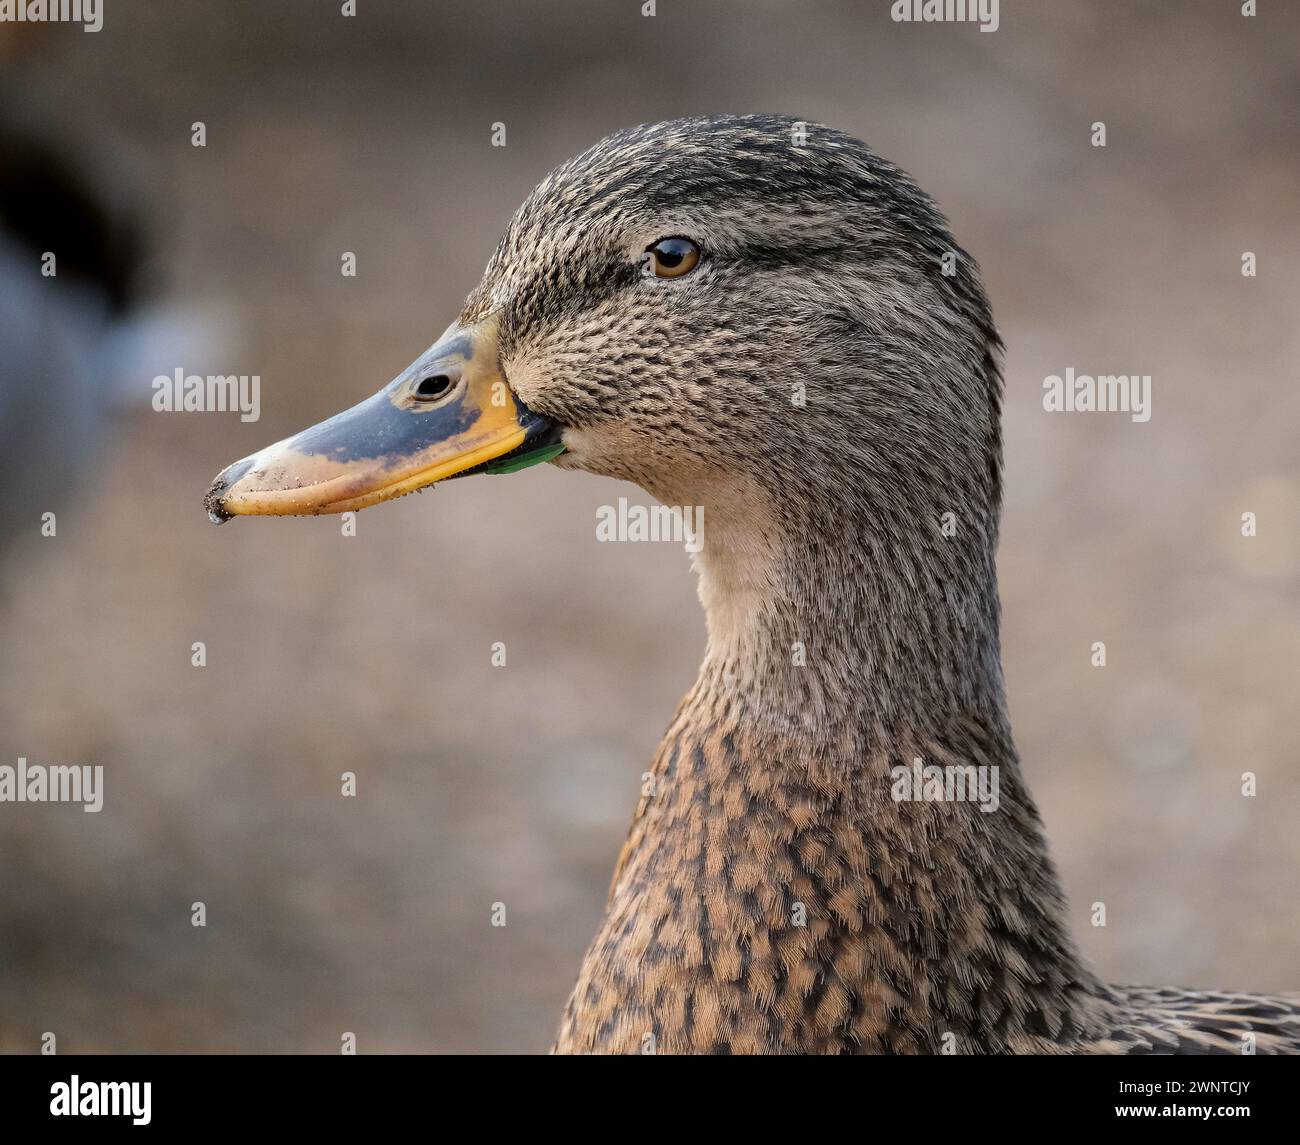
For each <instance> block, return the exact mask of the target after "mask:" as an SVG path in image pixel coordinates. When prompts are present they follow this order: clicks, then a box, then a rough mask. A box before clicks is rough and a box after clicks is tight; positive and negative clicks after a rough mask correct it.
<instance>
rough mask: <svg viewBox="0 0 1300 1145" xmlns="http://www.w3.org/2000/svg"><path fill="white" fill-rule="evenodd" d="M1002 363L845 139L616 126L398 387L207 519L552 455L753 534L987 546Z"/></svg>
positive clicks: (400, 488) (246, 475)
mask: <svg viewBox="0 0 1300 1145" xmlns="http://www.w3.org/2000/svg"><path fill="white" fill-rule="evenodd" d="M996 347H997V335H996V333H995V332H994V328H993V324H992V319H991V317H990V314H989V309H988V306H987V303H986V302H985V298H984V293H983V290H982V288H981V286H980V283H979V279H978V274H977V271H976V268H975V266H974V264H973V262H972V261H971V260H970V259H969V258H968V257H967V256H966V255H965V253H964V252H963V251H962V250H961V249H960V248H959V247H958V246H957V245H956V243H954V241H953V240H952V238H951V236H950V235H949V233H948V230H947V226H946V224H945V222H944V220H943V218H942V216H941V215H940V214H939V212H938V210H937V209H936V208H935V206H934V204H933V203H932V202H931V200H930V199H929V198H928V197H927V196H926V195H925V194H924V193H923V192H921V191H920V190H919V189H918V188H917V187H916V185H915V184H914V183H913V182H912V181H911V180H910V179H909V178H908V177H907V176H906V175H905V174H904V173H903V172H901V171H900V170H898V169H897V168H895V167H893V166H892V165H890V164H888V163H886V162H884V161H883V160H881V159H880V158H878V157H877V156H875V155H874V154H873V153H872V152H871V151H870V150H868V148H867V147H866V146H865V145H863V144H862V143H860V142H858V141H857V140H855V139H852V138H850V137H849V136H847V135H844V134H843V133H841V132H838V131H834V130H831V129H828V128H825V127H821V126H818V125H816V124H811V123H804V122H800V121H795V120H791V119H786V118H780V117H770V116H741V117H713V118H699V119H686V120H676V121H672V122H668V123H660V124H655V125H651V126H643V127H636V128H631V129H628V130H624V131H620V132H618V133H616V134H614V135H611V136H609V137H608V138H606V139H604V140H602V141H601V142H599V143H597V144H596V145H595V146H594V147H592V148H591V149H590V150H588V151H587V152H585V153H584V154H582V155H580V156H578V157H577V158H575V159H573V160H571V161H569V162H568V163H565V164H564V165H563V166H561V167H559V168H558V169H556V170H555V171H553V172H552V173H551V174H550V175H548V176H547V177H546V178H545V179H544V180H543V181H542V182H541V184H540V185H539V186H538V187H537V188H536V189H535V190H534V191H533V192H532V194H531V195H530V196H529V197H528V199H527V200H526V201H525V202H524V204H523V205H522V206H521V207H520V208H519V210H518V211H517V212H516V214H515V216H514V218H513V219H512V220H511V222H510V224H509V227H508V228H507V230H506V233H505V235H504V237H503V238H502V239H501V241H500V243H499V245H498V246H497V248H496V251H495V252H494V254H493V255H492V258H491V260H490V261H489V263H488V266H487V269H486V271H485V273H484V276H483V279H482V281H481V282H480V283H479V285H478V286H477V287H476V288H475V289H474V290H473V291H472V293H471V294H470V295H469V297H468V299H467V301H466V303H465V306H464V309H463V310H462V312H461V314H460V315H459V317H458V318H457V319H456V321H455V322H454V323H453V324H452V325H451V326H450V327H449V328H448V329H447V330H446V332H445V333H444V334H443V335H442V336H441V337H440V338H439V339H438V340H437V341H436V342H435V343H434V344H433V345H432V346H431V347H430V348H429V349H428V350H426V351H425V352H424V353H423V354H421V355H420V356H419V357H418V358H417V359H416V360H415V361H414V362H413V363H412V365H411V366H410V367H409V368H408V369H407V370H405V371H403V373H402V374H400V375H399V376H398V377H397V378H395V379H394V380H392V381H391V382H389V383H388V384H387V385H386V386H384V387H383V388H382V389H381V390H380V391H379V392H378V393H376V394H374V395H373V396H372V397H370V398H367V399H366V400H365V401H363V402H361V403H360V404H359V405H357V406H354V407H353V408H352V409H349V410H346V411H345V412H343V413H340V414H337V415H336V416H334V417H332V418H330V419H329V420H328V421H325V422H322V423H321V424H319V425H317V426H314V427H312V428H310V429H307V430H305V431H303V432H302V433H299V434H297V435H296V436H294V437H290V438H288V439H286V440H284V441H281V442H279V443H277V444H275V445H272V446H269V447H268V448H266V449H264V450H262V451H261V452H260V453H257V454H255V455H253V456H252V457H248V458H245V459H244V460H243V461H240V462H237V463H236V464H234V465H232V466H230V467H229V468H227V469H226V470H225V471H224V472H222V473H221V474H220V475H219V476H218V477H217V479H216V480H215V482H214V483H213V485H212V488H211V490H210V491H209V493H208V496H207V507H208V509H209V512H210V513H211V515H212V516H213V517H214V518H215V519H218V520H221V519H225V518H228V517H230V516H234V515H239V514H310V513H334V512H342V511H345V510H353V509H360V508H364V507H366V506H369V505H373V504H376V503H378V502H381V501H385V500H388V499H390V498H393V497H397V496H400V495H402V494H405V493H409V492H411V491H413V490H416V489H419V488H422V487H424V486H427V485H430V484H433V483H434V482H437V481H440V480H442V479H444V478H448V477H455V476H463V475H466V474H469V473H474V472H481V471H487V472H498V471H509V470H513V469H516V468H522V467H524V466H526V465H528V464H531V463H533V462H535V461H541V460H554V461H555V462H556V463H557V464H559V465H561V466H563V467H566V468H578V469H584V470H588V471H591V472H594V473H599V474H604V475H608V476H613V477H618V478H624V479H627V480H631V481H634V482H636V483H638V484H640V485H642V486H643V487H644V488H645V489H647V490H648V491H649V492H650V493H651V494H653V495H654V496H656V497H658V498H659V499H661V500H664V501H667V502H669V503H672V504H683V505H686V504H693V505H704V506H720V507H724V508H725V505H727V504H729V505H731V506H732V508H733V515H734V513H735V512H740V513H743V514H744V515H745V516H747V517H748V520H747V521H746V526H747V528H749V529H751V531H752V530H755V529H757V530H758V531H759V532H762V531H763V528H767V529H768V530H769V531H773V532H779V531H780V529H781V528H783V527H784V525H785V524H789V523H790V522H789V521H788V520H787V521H784V522H783V521H782V520H781V519H782V518H790V517H792V516H799V515H801V514H802V515H804V516H807V515H808V514H809V513H812V512H814V511H816V512H823V511H824V512H825V513H827V514H829V516H830V518H831V519H832V520H834V519H835V518H837V517H840V518H843V517H845V516H848V515H853V516H855V518H860V517H861V516H862V515H863V514H866V515H867V516H874V519H875V520H876V523H877V524H881V523H883V521H882V518H884V517H891V518H898V517H906V516H907V515H909V514H910V515H913V516H914V517H916V518H917V519H918V520H919V519H920V518H921V517H922V516H925V518H926V520H927V521H932V520H933V519H934V516H935V515H936V514H937V513H941V512H942V510H943V509H944V508H945V507H957V508H960V510H961V512H962V514H963V515H964V516H965V518H966V520H967V521H968V522H969V521H975V522H976V523H977V525H979V527H981V528H983V529H985V530H986V531H987V530H988V529H991V528H992V527H993V522H995V520H996V512H997V499H998V491H997V486H998V476H997V475H998V469H999V463H1000V452H999V438H998V402H999V392H1000V382H999V378H998V373H997V368H996V365H995V364H994V361H993V355H994V352H995V350H996ZM954 498H959V499H960V501H961V504H960V506H953V505H951V504H950V502H951V501H952V500H953V499H954ZM756 513H757V514H758V515H759V516H761V517H762V522H766V524H765V525H763V524H762V522H758V523H756V521H755V519H754V515H755V514H756ZM716 516H717V515H716V514H715V519H716ZM895 523H897V522H896V521H895ZM823 524H825V522H823ZM760 526H762V527H760ZM927 528H928V526H927Z"/></svg>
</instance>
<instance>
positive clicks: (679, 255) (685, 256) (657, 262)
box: [646, 239, 700, 278]
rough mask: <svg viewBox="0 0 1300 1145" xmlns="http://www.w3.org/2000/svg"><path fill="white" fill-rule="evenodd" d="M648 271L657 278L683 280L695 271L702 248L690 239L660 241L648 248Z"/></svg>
mask: <svg viewBox="0 0 1300 1145" xmlns="http://www.w3.org/2000/svg"><path fill="white" fill-rule="evenodd" d="M646 254H647V255H649V256H650V257H649V260H648V269H649V270H651V271H652V272H653V273H654V275H655V277H656V278H681V276H682V275H683V274H689V273H690V272H691V271H692V270H694V269H695V264H696V263H697V262H699V261H700V248H699V247H697V246H696V245H695V244H694V243H693V242H691V240H690V239H660V240H659V241H658V242H657V243H653V244H652V245H651V246H648V247H647V248H646Z"/></svg>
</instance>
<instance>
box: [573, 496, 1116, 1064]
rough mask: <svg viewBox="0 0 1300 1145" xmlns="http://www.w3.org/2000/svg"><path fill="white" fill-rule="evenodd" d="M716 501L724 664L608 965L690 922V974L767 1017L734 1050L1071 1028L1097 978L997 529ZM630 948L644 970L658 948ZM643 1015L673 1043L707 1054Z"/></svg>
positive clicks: (704, 688)
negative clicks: (1007, 684)
mask: <svg viewBox="0 0 1300 1145" xmlns="http://www.w3.org/2000/svg"><path fill="white" fill-rule="evenodd" d="M711 508H712V515H711V516H709V515H708V509H707V508H706V519H705V520H706V524H705V535H704V544H703V548H702V551H701V553H700V554H699V556H698V558H697V562H698V567H699V572H700V578H701V580H700V594H701V598H702V600H703V602H704V605H705V608H706V610H707V614H708V624H709V643H708V650H707V653H706V656H705V660H704V663H703V666H702V668H701V671H700V675H699V678H698V680H697V682H696V684H695V686H694V688H693V689H692V690H691V692H690V693H689V694H688V696H687V697H686V699H685V700H684V701H683V704H682V706H681V708H680V709H679V712H678V715H677V718H676V720H675V722H674V723H673V725H672V727H671V728H670V730H669V733H668V736H667V737H666V739H665V741H664V744H663V746H662V747H661V749H660V753H659V756H658V758H657V760H656V763H655V766H654V770H653V772H652V775H653V779H654V782H653V784H652V791H651V793H650V794H649V795H647V797H646V798H645V799H643V800H642V803H641V806H640V808H639V809H638V816H637V820H636V822H635V824H634V826H633V830H632V834H631V837H630V839H629V841H628V845H627V847H626V849H625V851H624V855H623V858H622V860H621V863H620V868H619V871H618V872H617V874H616V876H615V883H614V887H613V892H612V896H611V902H610V913H609V915H608V916H607V920H606V932H605V935H606V938H605V941H606V942H607V945H606V947H605V956H606V957H613V956H614V955H613V954H612V953H611V951H613V950H615V949H617V948H619V947H620V946H621V944H622V942H625V941H630V940H629V939H627V929H626V928H627V927H629V926H632V925H634V924H633V923H632V922H630V921H629V920H630V919H632V918H638V919H641V920H642V923H644V922H645V920H646V919H647V918H648V917H649V916H650V915H654V916H655V917H657V918H658V920H659V921H658V923H657V925H656V931H655V933H656V937H655V940H654V944H653V945H654V946H655V947H660V948H662V947H666V946H668V945H669V942H668V939H667V937H666V936H667V935H669V934H671V933H673V927H672V926H669V925H668V922H666V921H665V917H667V919H668V920H669V921H671V922H673V924H674V925H677V924H680V927H681V937H680V939H679V942H680V944H681V949H678V950H677V951H676V952H675V954H674V958H675V959H676V964H677V965H678V967H679V968H680V969H681V973H682V974H684V975H689V974H690V973H691V968H692V967H694V968H695V970H694V972H695V973H696V974H698V975H699V976H700V977H701V979H702V980H703V981H704V983H705V985H706V986H707V989H709V990H711V991H723V992H724V994H725V995H726V996H728V997H733V999H742V998H743V997H744V996H745V994H746V992H748V996H749V998H750V1000H751V1002H752V1003H753V1005H754V1006H755V1008H756V1009H757V1011H758V1018H756V1019H755V1021H756V1022H757V1023H758V1024H757V1025H756V1026H755V1027H754V1030H755V1031H757V1032H754V1035H753V1036H754V1039H755V1040H754V1042H753V1044H752V1045H750V1046H747V1045H745V1044H743V1039H742V1041H741V1042H737V1041H736V1040H735V1039H734V1038H733V1039H732V1041H731V1043H730V1044H731V1048H732V1049H733V1050H734V1049H745V1048H751V1049H752V1048H755V1047H761V1046H764V1045H766V1046H767V1047H768V1048H771V1047H772V1046H773V1045H774V1044H776V1045H781V1046H784V1047H785V1048H788V1049H795V1050H801V1051H818V1050H821V1051H825V1050H828V1049H835V1048H837V1047H840V1048H843V1047H844V1046H857V1047H865V1048H869V1049H874V1050H877V1051H879V1050H886V1051H890V1050H893V1051H907V1050H917V1051H921V1052H940V1051H943V1050H944V1049H945V1047H946V1046H947V1044H948V1043H947V1041H946V1040H945V1037H944V1035H946V1034H951V1035H952V1037H953V1038H954V1039H955V1042H954V1047H953V1048H954V1049H955V1052H972V1051H980V1052H997V1051H998V1050H1007V1049H1013V1048H1018V1049H1019V1050H1021V1051H1024V1050H1026V1049H1030V1048H1040V1049H1041V1048H1043V1047H1044V1045H1048V1044H1054V1043H1059V1042H1062V1041H1069V1040H1072V1039H1075V1038H1077V1037H1079V1036H1080V1032H1081V1031H1082V1030H1083V1029H1084V1028H1085V1027H1086V1026H1087V1024H1088V1021H1089V1018H1088V1015H1089V1013H1091V1010H1090V1007H1092V1006H1094V1003H1095V998H1094V994H1095V982H1094V980H1093V979H1092V978H1091V977H1090V975H1089V974H1088V973H1087V972H1086V971H1085V970H1084V968H1083V967H1082V966H1081V963H1080V960H1079V958H1078V956H1077V954H1076V952H1075V948H1074V945H1073V942H1072V941H1071V939H1070V936H1069V933H1068V930H1067V928H1066V925H1065V920H1064V904H1063V899H1062V896H1061V893H1060V890H1059V887H1058V883H1057V878H1056V874H1055V871H1054V870H1053V867H1052V864H1051V861H1050V858H1049V857H1048V854H1047V848H1046V845H1045V843H1044V840H1043V835H1042V830H1041V825H1040V821H1039V817H1038V813H1037V811H1036V809H1035V807H1034V805H1033V802H1032V800H1031V799H1030V796H1029V792H1028V791H1027V789H1026V788H1025V786H1024V783H1023V782H1022V780H1021V776H1020V768H1019V764H1018V761H1017V758H1016V753H1015V748H1014V745H1013V743H1012V740H1011V734H1010V729H1009V723H1008V719H1007V715H1006V706H1005V701H1004V697H1003V685H1002V673H1001V666H1000V661H999V651H998V604H997V586H996V577H995V572H994V565H993V559H992V541H993V539H992V537H991V536H989V535H987V534H984V535H982V536H975V537H972V538H968V539H967V540H966V541H965V542H963V541H961V540H959V539H958V537H952V538H946V537H944V536H943V535H942V533H941V532H940V531H939V530H938V529H937V528H934V529H931V528H928V527H927V528H926V529H925V530H922V531H918V532H916V533H912V534H909V531H908V530H907V529H905V528H900V523H899V522H898V521H893V522H880V521H872V520H870V519H869V518H867V519H864V518H861V517H859V518H856V519H855V518H850V519H848V520H846V518H845V517H844V515H843V514H836V513H829V512H828V513H825V514H819V513H815V512H812V513H805V514H804V515H803V516H802V517H801V518H799V519H796V518H794V517H792V516H791V515H790V514H789V513H786V514H785V515H784V516H783V517H782V518H781V519H780V520H778V519H777V518H776V517H775V516H774V515H773V514H771V513H764V512H763V511H760V510H759V509H758V508H757V507H756V506H755V505H754V504H752V503H751V504H749V505H747V506H746V510H745V512H743V513H739V514H732V513H729V512H728V506H727V504H726V503H720V504H714V505H713V506H711ZM890 538H893V539H892V540H891V539H890ZM900 538H901V539H900ZM949 540H952V541H954V542H955V544H954V547H953V548H952V549H948V550H945V548H944V546H945V545H946V544H947V543H948V541H949ZM927 769H930V770H927ZM935 769H940V770H935ZM636 925H641V924H636ZM612 934H619V935H622V938H621V939H620V941H618V942H614V943H613V944H612V945H608V943H609V936H610V935H612ZM601 942H602V939H601V938H598V939H597V944H598V945H600V944H601ZM595 949H596V948H595V947H593V952H594V951H595ZM627 953H628V954H629V955H630V956H631V957H633V958H634V959H635V960H637V961H638V964H639V966H640V967H641V969H639V970H638V973H650V971H649V970H648V969H646V967H647V966H648V963H646V961H645V960H646V959H647V958H649V957H650V951H649V950H648V949H641V948H638V949H636V950H635V951H631V950H629V951H627ZM652 976H653V975H652ZM580 986H581V984H580ZM792 987H795V988H797V989H798V991H799V992H800V993H801V994H802V995H803V1001H802V1003H801V1004H800V1005H799V1006H797V1007H795V1008H794V1009H790V1011H789V1013H786V1010H787V1009H789V1005H787V1004H786V1003H784V1002H783V1001H782V998H783V992H784V991H786V990H788V989H791V988H792ZM737 990H739V991H740V993H739V994H736V993H735V992H736V991H737ZM736 1004H737V1005H743V1003H742V1001H737V1002H736ZM790 1005H793V1004H792V1003H791V1004H790ZM646 1021H647V1023H651V1022H657V1023H658V1024H657V1027H656V1028H659V1029H661V1030H662V1031H663V1032H664V1033H665V1035H666V1036H668V1037H669V1038H670V1040H672V1039H674V1038H675V1039H677V1041H676V1042H675V1043H674V1044H677V1045H678V1046H679V1047H680V1048H690V1049H695V1050H700V1049H709V1048H711V1047H710V1045H709V1044H708V1042H709V1038H714V1039H715V1041H716V1040H717V1039H716V1037H715V1035H716V1030H713V1031H712V1032H707V1033H706V1032H702V1031H701V1030H700V1029H699V1028H698V1027H699V1023H698V1020H697V1021H696V1022H695V1023H694V1025H693V1026H692V1027H691V1030H692V1031H693V1032H691V1033H690V1034H689V1036H688V1035H687V1033H684V1030H685V1027H682V1026H680V1025H677V1026H674V1025H673V1024H672V1023H671V1022H666V1021H665V1020H664V1019H663V1016H662V1015H659V1016H658V1018H656V1017H655V1015H654V1014H647V1015H646ZM751 1032H752V1031H751ZM713 1048H716V1047H713ZM949 1052H951V1051H949Z"/></svg>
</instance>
